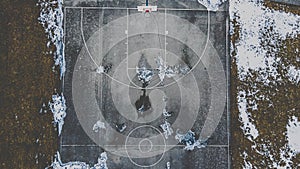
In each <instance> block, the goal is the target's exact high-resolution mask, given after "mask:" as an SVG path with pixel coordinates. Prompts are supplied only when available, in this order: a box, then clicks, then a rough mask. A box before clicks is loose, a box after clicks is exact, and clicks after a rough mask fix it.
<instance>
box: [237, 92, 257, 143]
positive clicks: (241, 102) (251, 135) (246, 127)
mask: <svg viewBox="0 0 300 169" xmlns="http://www.w3.org/2000/svg"><path fill="white" fill-rule="evenodd" d="M256 108H257V105H255V106H254V107H253V109H256ZM238 109H239V112H240V114H239V121H240V122H241V123H242V126H241V129H242V130H243V132H244V134H245V136H246V137H247V138H248V139H249V140H250V141H254V140H255V139H256V138H257V137H258V136H259V133H258V130H257V129H256V127H255V124H253V123H252V121H253V119H252V118H251V113H249V112H248V111H247V109H248V104H247V100H246V92H245V91H240V92H239V93H238Z"/></svg>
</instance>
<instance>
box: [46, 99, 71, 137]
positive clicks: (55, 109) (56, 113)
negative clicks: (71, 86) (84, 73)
mask: <svg viewBox="0 0 300 169" xmlns="http://www.w3.org/2000/svg"><path fill="white" fill-rule="evenodd" d="M48 105H49V107H50V110H51V112H52V113H53V118H54V124H55V125H57V126H58V135H60V134H61V130H62V127H63V125H64V119H65V117H66V115H67V113H66V110H67V106H66V100H65V97H64V95H63V93H61V95H59V94H55V95H52V102H49V103H48Z"/></svg>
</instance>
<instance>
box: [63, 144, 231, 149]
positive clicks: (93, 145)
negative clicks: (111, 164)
mask: <svg viewBox="0 0 300 169" xmlns="http://www.w3.org/2000/svg"><path fill="white" fill-rule="evenodd" d="M61 146H62V147H101V146H102V145H101V146H99V145H95V144H87V145H84V144H78V145H77V144H64V145H61ZM103 146H104V147H125V145H103ZM126 146H127V147H135V146H138V145H126ZM141 146H147V145H141ZM153 146H156V147H165V146H167V147H185V145H153ZM205 147H216V148H224V147H229V145H219V144H216V145H206V146H205ZM205 147H204V148H205Z"/></svg>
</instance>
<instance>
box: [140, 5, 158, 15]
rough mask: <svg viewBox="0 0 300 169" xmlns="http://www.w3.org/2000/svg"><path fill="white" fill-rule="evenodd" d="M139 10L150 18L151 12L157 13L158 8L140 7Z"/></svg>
mask: <svg viewBox="0 0 300 169" xmlns="http://www.w3.org/2000/svg"><path fill="white" fill-rule="evenodd" d="M137 8H138V11H139V12H143V13H144V14H145V16H146V17H148V16H150V13H151V12H154V11H157V6H151V5H149V6H146V5H143V6H138V7H137Z"/></svg>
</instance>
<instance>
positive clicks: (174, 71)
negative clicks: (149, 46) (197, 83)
mask: <svg viewBox="0 0 300 169" xmlns="http://www.w3.org/2000/svg"><path fill="white" fill-rule="evenodd" d="M155 62H156V65H157V70H158V77H159V79H160V82H161V83H163V81H164V79H165V77H167V78H172V77H175V76H176V75H180V74H182V75H185V74H187V73H188V71H189V70H190V69H189V68H188V67H187V66H184V65H180V64H179V65H173V66H170V65H168V64H167V63H166V62H165V61H164V60H163V58H162V57H161V56H158V57H157V58H156V59H155Z"/></svg>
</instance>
